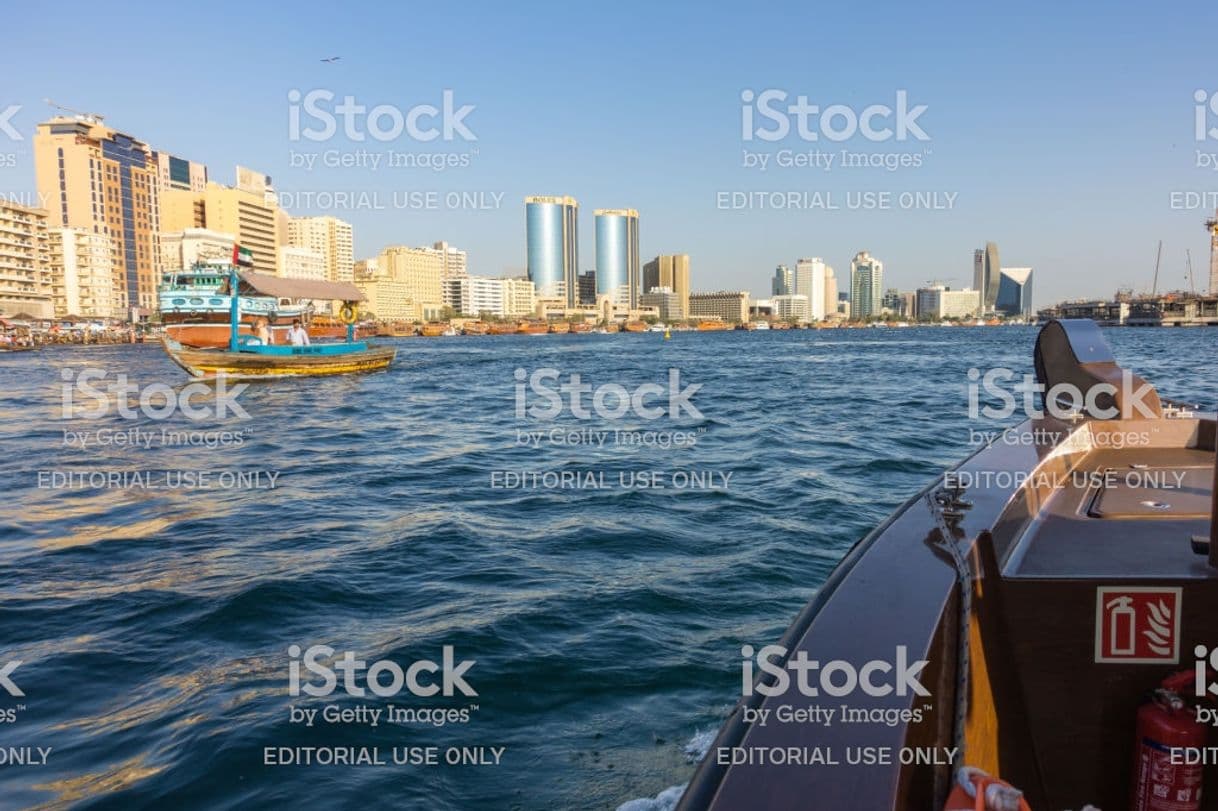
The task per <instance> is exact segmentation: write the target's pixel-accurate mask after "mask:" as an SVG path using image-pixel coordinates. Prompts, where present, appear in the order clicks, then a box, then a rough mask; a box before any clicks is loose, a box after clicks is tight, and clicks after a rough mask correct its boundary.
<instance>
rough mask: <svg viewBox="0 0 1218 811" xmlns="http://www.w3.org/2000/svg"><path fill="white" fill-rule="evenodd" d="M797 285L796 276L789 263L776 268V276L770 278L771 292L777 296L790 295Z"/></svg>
mask: <svg viewBox="0 0 1218 811" xmlns="http://www.w3.org/2000/svg"><path fill="white" fill-rule="evenodd" d="M794 287H795V277H794V276H793V275H792V274H791V268H790V267H788V266H787V265H779V266H778V267H776V268H774V278H773V279H771V280H770V293H771V294H773V295H775V296H789V295H791V293H792V291H793V288H794Z"/></svg>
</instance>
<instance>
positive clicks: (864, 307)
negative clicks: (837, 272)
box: [850, 251, 884, 320]
mask: <svg viewBox="0 0 1218 811" xmlns="http://www.w3.org/2000/svg"><path fill="white" fill-rule="evenodd" d="M883 287H884V263H883V262H881V261H880V260H879V259H876V258H875V257H874V256H872V255H871V254H869V253H867V251H859V252H858V253H856V254H855V255H854V259H853V260H852V261H851V262H850V317H851V318H853V319H855V320H863V319H865V318H873V317H875V316H878V315H879V314H880V311H881V310H882V309H883V296H884V290H883Z"/></svg>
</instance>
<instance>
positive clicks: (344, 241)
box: [288, 217, 355, 282]
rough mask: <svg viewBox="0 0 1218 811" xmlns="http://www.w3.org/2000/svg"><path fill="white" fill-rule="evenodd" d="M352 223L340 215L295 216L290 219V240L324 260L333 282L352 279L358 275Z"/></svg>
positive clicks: (292, 243)
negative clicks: (340, 217)
mask: <svg viewBox="0 0 1218 811" xmlns="http://www.w3.org/2000/svg"><path fill="white" fill-rule="evenodd" d="M353 236H354V235H353V229H352V228H351V223H349V222H345V221H344V220H340V219H338V218H337V217H292V218H291V219H290V220H288V244H289V245H291V246H293V247H295V248H308V249H309V250H311V251H314V252H316V253H317V254H318V255H319V256H321V257H322V259H323V260H324V262H325V276H324V278H325V279H326V280H327V281H331V282H349V281H351V280H352V279H353V278H354V276H355V253H354V248H353Z"/></svg>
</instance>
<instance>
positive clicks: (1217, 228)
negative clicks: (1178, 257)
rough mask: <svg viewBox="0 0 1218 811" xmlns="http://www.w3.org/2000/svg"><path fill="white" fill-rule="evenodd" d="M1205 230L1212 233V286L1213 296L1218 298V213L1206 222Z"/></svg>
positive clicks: (1211, 293) (1210, 289) (1211, 292)
mask: <svg viewBox="0 0 1218 811" xmlns="http://www.w3.org/2000/svg"><path fill="white" fill-rule="evenodd" d="M1205 228H1206V230H1207V231H1209V232H1210V286H1209V290H1208V291H1207V292H1208V293H1209V294H1210V295H1211V296H1218V211H1216V212H1214V217H1213V219H1210V220H1206V223H1205Z"/></svg>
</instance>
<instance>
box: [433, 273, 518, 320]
mask: <svg viewBox="0 0 1218 811" xmlns="http://www.w3.org/2000/svg"><path fill="white" fill-rule="evenodd" d="M505 281H507V280H506V279H494V278H490V277H487V276H468V275H467V276H462V277H461V278H458V279H449V280H448V281H447V282H445V284H446V285H448V286H449V287H450V288H451V289H452V291H453V292H452V294H451V295H450V298H451V300H452V301H453V304H452V305H450V306H452V308H453V309H454V310H456V311H457V312H458V313H459V314H461V315H472V316H486V315H491V316H495V317H498V318H502V317H503V316H504V315H506V311H505V310H504V307H503V292H504V287H505V285H504V282H505Z"/></svg>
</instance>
